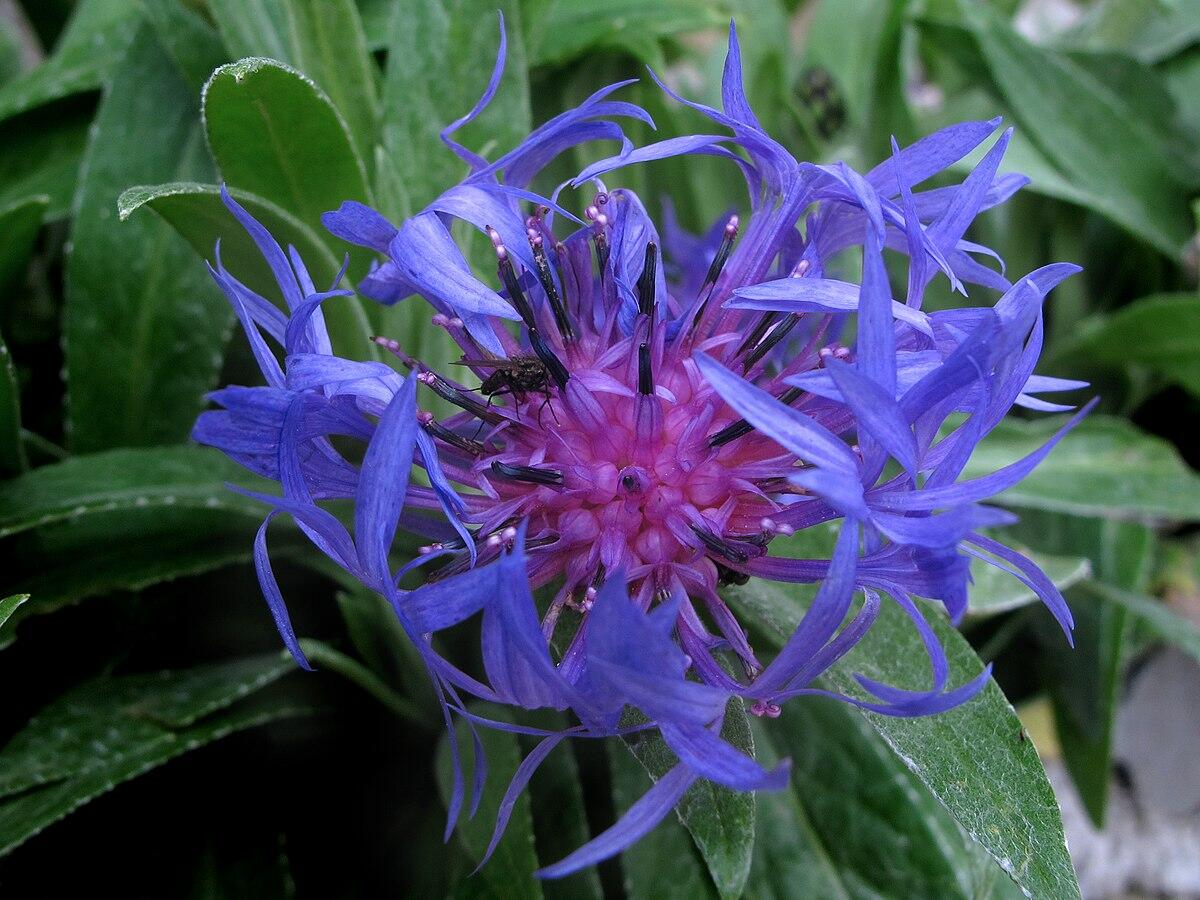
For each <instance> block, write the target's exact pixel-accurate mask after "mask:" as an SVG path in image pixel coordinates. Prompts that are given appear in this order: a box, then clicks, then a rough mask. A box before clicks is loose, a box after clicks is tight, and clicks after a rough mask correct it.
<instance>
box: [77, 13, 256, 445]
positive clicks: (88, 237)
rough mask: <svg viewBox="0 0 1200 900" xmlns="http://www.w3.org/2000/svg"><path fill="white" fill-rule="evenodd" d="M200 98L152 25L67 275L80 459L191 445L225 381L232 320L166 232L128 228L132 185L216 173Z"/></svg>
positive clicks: (92, 172) (131, 71)
mask: <svg viewBox="0 0 1200 900" xmlns="http://www.w3.org/2000/svg"><path fill="white" fill-rule="evenodd" d="M194 102H195V101H194V100H193V97H192V93H191V91H190V90H189V89H188V87H187V85H186V83H184V81H183V80H182V78H181V77H180V76H179V74H178V72H177V71H176V69H175V66H174V64H173V63H172V62H171V61H170V60H169V59H168V57H167V56H166V55H165V53H164V52H163V50H162V48H161V47H160V46H159V44H158V42H157V41H156V40H155V38H154V34H153V31H152V29H151V28H150V27H149V26H148V25H143V26H142V28H141V29H140V30H139V32H138V35H137V37H135V39H134V43H133V45H132V47H131V48H130V50H129V53H128V54H127V55H126V56H125V57H124V59H123V60H122V62H121V65H120V67H119V68H118V70H117V72H116V73H115V75H114V78H113V82H112V85H111V87H110V88H109V90H108V92H107V93H106V95H105V98H104V101H103V102H102V103H101V106H100V110H99V112H98V113H97V117H96V121H95V123H94V125H93V130H92V134H91V138H90V141H89V145H88V151H87V156H86V159H85V162H84V168H83V172H84V174H83V176H82V178H81V181H80V185H79V192H78V194H77V196H76V200H75V207H76V215H75V222H74V227H73V229H72V232H71V246H70V251H69V255H68V257H67V274H66V295H67V314H66V326H65V334H66V371H67V391H68V401H69V409H68V412H69V416H70V418H69V425H70V439H71V445H72V447H73V448H74V449H75V450H76V451H77V452H87V451H90V450H99V449H104V448H106V447H113V446H145V445H153V444H164V443H173V442H175V441H179V440H182V439H183V438H184V437H186V436H187V434H188V432H189V431H190V430H191V426H192V423H193V422H194V421H195V418H196V414H197V413H198V412H199V411H200V409H201V408H202V406H203V403H204V399H203V395H204V392H205V391H206V390H207V389H209V388H210V387H212V385H213V384H214V383H215V382H216V378H217V374H218V372H219V371H220V367H221V356H222V354H221V348H222V347H224V345H225V341H226V340H227V338H228V335H229V329H230V326H231V324H232V321H233V312H232V310H230V309H229V305H228V304H227V303H226V302H225V301H224V300H223V299H222V298H221V296H220V292H219V291H218V290H217V289H216V286H215V285H214V284H213V283H212V280H211V279H210V278H209V277H208V274H207V273H206V272H205V271H204V270H203V267H201V266H198V265H197V264H196V261H195V258H194V256H193V254H192V252H191V250H190V249H189V248H188V247H187V245H186V243H185V242H184V241H183V240H182V239H181V238H179V236H178V235H176V234H174V233H173V232H172V231H171V229H170V228H168V227H167V226H166V225H165V224H163V223H161V222H156V221H153V220H151V219H142V220H140V221H136V222H133V221H128V222H124V223H121V222H118V221H117V216H116V212H117V210H116V198H117V194H118V193H120V191H121V190H122V189H123V188H124V187H126V186H127V185H129V184H130V183H137V182H139V181H167V180H172V179H177V178H187V177H197V176H198V177H205V176H206V175H208V174H209V172H210V167H209V163H208V161H207V160H206V159H205V154H204V142H203V137H202V135H201V133H200V129H199V127H198V125H197V123H196V116H195V108H194Z"/></svg>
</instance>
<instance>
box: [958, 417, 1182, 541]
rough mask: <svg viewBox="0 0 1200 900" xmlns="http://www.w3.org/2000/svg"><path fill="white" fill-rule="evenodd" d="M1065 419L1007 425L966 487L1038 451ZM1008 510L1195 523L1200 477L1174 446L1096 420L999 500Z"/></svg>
mask: <svg viewBox="0 0 1200 900" xmlns="http://www.w3.org/2000/svg"><path fill="white" fill-rule="evenodd" d="M1062 423H1063V420H1062V419H1061V418H1060V417H1052V418H1048V419H1039V420H1037V421H1033V422H1019V421H1016V420H1014V419H1006V420H1005V421H1003V422H1002V423H1000V425H999V426H997V428H996V429H995V430H994V431H993V432H992V433H991V434H990V435H988V437H986V438H985V439H984V440H983V441H982V442H981V443H980V445H979V447H978V448H977V449H976V451H975V454H974V455H973V456H972V457H971V460H970V462H969V463H967V466H966V469H965V470H964V472H963V476H962V479H964V480H965V479H968V478H978V477H980V476H983V475H986V474H988V473H990V472H994V471H995V470H997V469H999V468H1001V467H1002V466H1005V465H1008V464H1009V463H1012V462H1015V461H1016V460H1018V459H1020V458H1022V457H1024V456H1026V455H1028V454H1029V453H1032V452H1034V451H1035V450H1037V448H1038V447H1040V446H1042V444H1044V443H1045V442H1046V440H1047V439H1049V438H1050V437H1051V436H1052V435H1053V434H1054V432H1055V431H1056V430H1057V429H1058V428H1059V427H1060V426H1061V425H1062ZM996 499H997V502H999V503H1001V504H1002V505H1005V506H1016V507H1023V508H1028V509H1044V510H1050V511H1053V512H1064V513H1069V514H1073V515H1080V516H1111V517H1117V518H1123V519H1131V520H1138V521H1156V520H1162V519H1166V520H1178V521H1191V520H1193V519H1196V518H1197V516H1198V515H1200V476H1197V475H1196V473H1194V472H1193V471H1192V470H1191V469H1190V468H1189V467H1188V465H1187V463H1185V462H1184V461H1183V460H1182V459H1181V458H1180V456H1179V453H1178V452H1177V451H1176V450H1175V448H1174V447H1172V446H1171V445H1170V444H1169V443H1168V442H1166V441H1164V440H1162V439H1161V438H1158V437H1155V436H1153V435H1150V434H1146V433H1145V432H1142V431H1140V430H1139V429H1138V428H1137V427H1136V426H1135V425H1132V424H1131V423H1129V422H1127V421H1124V420H1122V419H1117V418H1113V417H1110V416H1100V415H1091V416H1089V417H1088V418H1087V419H1085V420H1084V421H1083V422H1081V423H1080V424H1079V425H1077V426H1076V427H1075V428H1074V429H1073V430H1072V431H1070V432H1069V433H1068V434H1067V435H1066V437H1064V438H1063V439H1062V440H1061V441H1060V442H1059V443H1058V445H1057V446H1056V447H1055V448H1054V449H1053V450H1052V451H1051V453H1050V455H1049V456H1048V457H1047V458H1046V459H1045V460H1044V461H1043V462H1042V463H1041V464H1040V465H1039V466H1038V467H1037V468H1036V469H1034V470H1033V472H1032V473H1031V474H1030V475H1028V476H1026V477H1025V478H1024V479H1023V480H1022V481H1021V482H1020V483H1019V484H1017V485H1016V486H1014V487H1011V488H1009V489H1008V490H1007V491H1005V492H1004V493H1002V494H1000V495H999V497H997V498H996Z"/></svg>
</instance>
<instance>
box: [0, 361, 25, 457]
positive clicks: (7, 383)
mask: <svg viewBox="0 0 1200 900" xmlns="http://www.w3.org/2000/svg"><path fill="white" fill-rule="evenodd" d="M28 465H29V461H28V460H27V459H26V458H25V447H24V445H23V444H22V443H21V391H20V387H19V386H18V384H17V373H16V370H15V369H14V368H13V364H12V357H11V356H9V354H8V346H7V345H6V344H5V343H4V339H3V338H0V476H2V477H12V476H14V475H19V474H20V473H21V472H24V471H25V469H26V468H27V467H28Z"/></svg>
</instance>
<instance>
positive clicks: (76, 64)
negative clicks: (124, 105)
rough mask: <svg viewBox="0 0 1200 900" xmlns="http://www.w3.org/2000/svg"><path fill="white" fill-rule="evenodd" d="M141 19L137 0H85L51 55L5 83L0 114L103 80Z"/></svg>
mask: <svg viewBox="0 0 1200 900" xmlns="http://www.w3.org/2000/svg"><path fill="white" fill-rule="evenodd" d="M137 22H138V4H137V2H136V0H83V2H82V3H80V4H79V5H78V6H77V7H76V9H75V12H74V14H73V15H72V16H71V21H70V22H69V23H68V24H67V27H66V29H65V30H64V31H63V35H62V37H61V38H60V39H59V42H58V45H57V46H56V47H55V48H54V53H53V54H52V55H51V56H50V58H49V59H48V60H46V61H45V62H44V63H42V64H41V65H40V66H38V67H37V68H35V69H31V70H30V71H28V72H26V73H25V74H24V75H22V76H21V77H19V78H16V79H14V80H13V81H10V82H9V83H8V84H6V85H4V86H3V87H2V88H0V120H3V119H7V118H8V117H9V116H13V115H16V114H17V113H21V112H25V111H26V110H29V109H32V108H34V107H35V106H39V105H41V104H43V103H48V102H49V101H51V100H59V99H61V98H63V97H68V96H70V95H71V94H77V93H80V92H82V91H91V90H95V89H97V88H99V87H100V86H101V84H103V82H104V79H105V76H106V75H108V73H109V72H111V71H112V70H113V69H114V68H116V67H117V65H118V64H119V63H120V62H121V60H122V57H123V55H124V53H125V51H126V49H127V48H128V47H129V41H130V39H131V38H132V37H133V33H134V31H135V30H136V27H137Z"/></svg>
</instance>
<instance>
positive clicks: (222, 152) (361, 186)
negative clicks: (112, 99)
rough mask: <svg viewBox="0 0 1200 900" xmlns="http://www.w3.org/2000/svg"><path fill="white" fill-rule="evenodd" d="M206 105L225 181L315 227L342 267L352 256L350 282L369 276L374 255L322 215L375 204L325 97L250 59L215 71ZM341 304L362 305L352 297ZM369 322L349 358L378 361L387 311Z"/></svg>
mask: <svg viewBox="0 0 1200 900" xmlns="http://www.w3.org/2000/svg"><path fill="white" fill-rule="evenodd" d="M203 107H204V124H205V128H206V129H207V133H208V145H209V149H211V150H212V154H213V158H214V159H215V160H216V161H217V167H218V168H219V169H220V172H221V177H222V179H223V180H224V181H225V182H226V183H227V184H228V185H229V186H230V187H234V188H238V189H240V190H243V191H247V192H249V193H251V194H255V195H257V196H259V197H261V198H262V199H263V200H265V201H267V202H269V203H273V204H275V205H276V206H277V207H278V208H280V209H283V210H286V211H287V212H288V213H289V214H290V215H292V216H293V217H294V218H295V219H297V220H298V221H300V222H302V223H303V224H304V225H306V226H308V228H310V229H312V232H313V234H315V235H317V236H318V238H319V239H320V240H322V241H323V242H324V243H325V244H326V246H328V247H329V248H330V249H331V250H332V252H333V254H334V256H335V257H336V258H337V259H338V260H339V261H340V260H341V259H342V258H343V256H344V255H345V254H346V253H347V252H348V253H349V254H350V260H351V265H350V276H351V282H354V281H355V280H357V279H358V278H360V277H362V276H363V275H365V274H366V272H367V269H368V267H369V264H370V259H371V256H372V255H371V254H370V253H369V252H368V251H366V250H364V249H363V248H361V247H351V246H349V245H347V244H345V243H344V242H342V241H340V240H338V239H337V238H335V237H333V235H331V234H329V233H328V232H326V231H325V229H324V227H323V226H322V225H321V214H322V213H325V212H329V211H330V210H334V209H337V208H338V206H340V205H341V203H342V201H344V200H357V201H359V202H362V203H370V202H371V193H370V188H369V187H368V185H367V180H366V169H365V168H364V166H363V162H362V159H361V158H360V157H359V156H358V154H357V152H356V151H355V149H354V144H353V141H352V140H351V139H350V133H349V131H348V130H347V126H346V122H345V120H344V119H343V118H342V116H341V114H340V113H339V112H338V110H337V109H335V108H334V106H333V104H332V103H331V102H330V100H329V97H327V96H326V95H325V92H324V91H322V90H321V89H320V88H319V87H317V86H316V84H314V83H313V81H312V79H310V78H309V77H308V76H307V75H304V74H302V73H300V72H298V71H296V70H295V69H293V68H291V67H290V66H287V65H284V64H283V63H279V62H275V61H273V60H269V59H261V58H250V59H243V60H240V61H238V62H236V63H230V64H228V65H225V66H221V68H219V69H217V71H215V72H214V73H213V75H212V78H210V79H209V81H208V84H206V85H205V88H204V97H203ZM322 287H324V286H322ZM344 302H345V303H346V304H349V305H358V303H359V301H358V300H357V299H355V298H351V299H350V300H346V301H344ZM366 317H369V318H370V319H371V325H370V326H369V327H368V328H366V330H364V332H363V334H362V342H361V344H359V343H358V342H357V341H356V342H355V343H354V344H351V345H350V349H349V352H348V355H349V356H351V357H352V358H357V359H362V358H364V357H365V358H374V357H376V356H377V354H376V352H375V351H376V348H375V347H374V345H372V344H371V343H370V342H369V341H367V338H368V337H369V336H370V333H371V332H376V333H377V332H380V331H384V330H385V329H383V328H382V327H381V325H382V323H383V320H384V317H383V309H382V307H380V306H379V305H378V304H370V305H369V306H368V307H366ZM366 317H364V319H363V321H365V318H366ZM348 336H349V335H348V334H347V335H346V337H348ZM356 346H357V347H361V349H354V348H355V347H356Z"/></svg>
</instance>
